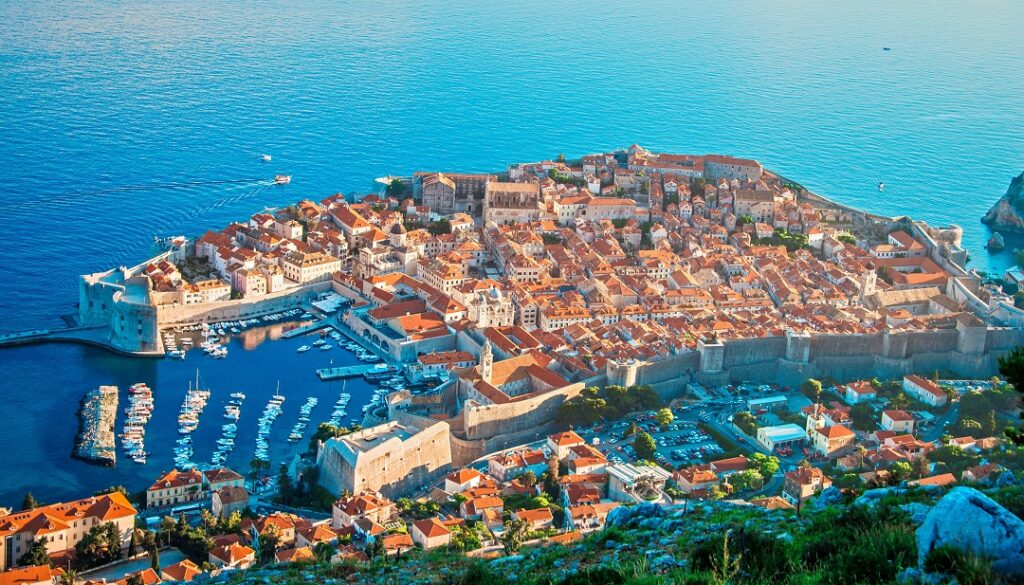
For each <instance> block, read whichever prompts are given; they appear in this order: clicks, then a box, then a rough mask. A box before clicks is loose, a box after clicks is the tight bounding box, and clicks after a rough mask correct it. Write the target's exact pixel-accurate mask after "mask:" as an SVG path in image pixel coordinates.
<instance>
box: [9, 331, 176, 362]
mask: <svg viewBox="0 0 1024 585" xmlns="http://www.w3.org/2000/svg"><path fill="white" fill-rule="evenodd" d="M109 337H110V332H109V328H108V327H105V326H96V325H92V326H85V327H82V326H76V327H57V328H53V329H31V330H27V331H15V332H12V333H3V334H0V348H2V347H14V346H16V345H28V344H33V343H78V344H82V345H91V346H93V347H100V348H103V349H107V350H110V351H112V352H114V353H119V354H122V355H132V356H139V357H164V353H163V352H162V351H126V350H122V349H119V348H117V347H114V346H113V345H111V344H110V341H109Z"/></svg>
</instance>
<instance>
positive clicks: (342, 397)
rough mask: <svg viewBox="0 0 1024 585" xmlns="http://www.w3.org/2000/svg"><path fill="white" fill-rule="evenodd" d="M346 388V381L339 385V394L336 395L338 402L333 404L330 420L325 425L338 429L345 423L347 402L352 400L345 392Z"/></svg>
mask: <svg viewBox="0 0 1024 585" xmlns="http://www.w3.org/2000/svg"><path fill="white" fill-rule="evenodd" d="M346 388H348V381H347V380H346V381H345V382H344V383H342V385H341V394H339V395H338V401H337V402H335V403H334V410H332V411H331V418H329V419H328V420H327V424H329V425H331V426H335V427H340V426H341V425H342V423H343V422H344V421H345V417H346V416H348V410H346V408H347V407H348V403H349V401H350V400H351V399H352V395H351V394H349V393H348V392H345V389H346Z"/></svg>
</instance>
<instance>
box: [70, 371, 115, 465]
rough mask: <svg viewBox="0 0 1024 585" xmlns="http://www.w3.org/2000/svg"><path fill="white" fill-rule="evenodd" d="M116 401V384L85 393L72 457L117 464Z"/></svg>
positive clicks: (90, 461)
mask: <svg viewBox="0 0 1024 585" xmlns="http://www.w3.org/2000/svg"><path fill="white" fill-rule="evenodd" d="M117 404H118V393H117V386H100V387H98V388H94V389H92V390H90V391H88V392H86V393H85V396H83V397H82V403H81V407H80V408H79V410H78V434H77V435H76V436H75V448H74V450H73V451H72V453H71V455H72V457H74V458H75V459H80V460H82V461H85V462H86V463H94V464H96V465H103V466H105V467H113V466H114V465H115V464H116V463H117V436H116V434H115V431H114V426H115V423H116V422H117Z"/></svg>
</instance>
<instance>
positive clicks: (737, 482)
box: [728, 469, 764, 491]
mask: <svg viewBox="0 0 1024 585" xmlns="http://www.w3.org/2000/svg"><path fill="white" fill-rule="evenodd" d="M728 483H729V485H731V486H732V487H733V489H735V490H736V491H744V490H752V489H760V488H761V486H763V485H764V478H762V477H761V474H760V473H759V472H757V471H756V470H754V469H747V470H745V471H739V472H736V473H734V474H732V475H730V476H729V478H728Z"/></svg>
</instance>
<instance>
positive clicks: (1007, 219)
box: [981, 172, 1024, 231]
mask: <svg viewBox="0 0 1024 585" xmlns="http://www.w3.org/2000/svg"><path fill="white" fill-rule="evenodd" d="M981 221H982V223H986V224H988V225H990V226H992V228H993V229H998V230H1006V231H1024V172H1022V173H1021V174H1019V175H1017V176H1016V177H1014V178H1013V179H1011V180H1010V187H1009V188H1008V189H1007V190H1006V194H1005V195H1003V196H1002V197H1000V198H999V201H996V204H995V205H993V206H992V208H991V209H989V210H988V213H986V214H985V217H983V218H981Z"/></svg>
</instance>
